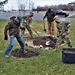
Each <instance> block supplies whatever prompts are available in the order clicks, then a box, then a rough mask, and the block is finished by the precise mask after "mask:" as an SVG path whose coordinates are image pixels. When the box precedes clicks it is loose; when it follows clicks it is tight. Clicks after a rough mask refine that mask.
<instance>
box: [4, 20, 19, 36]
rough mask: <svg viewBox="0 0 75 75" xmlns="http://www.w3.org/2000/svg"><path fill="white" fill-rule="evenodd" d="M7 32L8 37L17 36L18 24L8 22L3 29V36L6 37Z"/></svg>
mask: <svg viewBox="0 0 75 75" xmlns="http://www.w3.org/2000/svg"><path fill="white" fill-rule="evenodd" d="M7 31H9V36H11V35H14V36H17V35H18V34H19V32H20V24H18V23H17V22H16V21H11V22H8V24H7V25H6V26H5V29H4V34H5V35H7Z"/></svg>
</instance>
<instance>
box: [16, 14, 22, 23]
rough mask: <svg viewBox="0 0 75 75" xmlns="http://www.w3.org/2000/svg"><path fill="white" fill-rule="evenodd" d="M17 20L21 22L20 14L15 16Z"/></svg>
mask: <svg viewBox="0 0 75 75" xmlns="http://www.w3.org/2000/svg"><path fill="white" fill-rule="evenodd" d="M17 19H18V21H19V22H20V23H21V22H22V16H20V15H18V16H17Z"/></svg>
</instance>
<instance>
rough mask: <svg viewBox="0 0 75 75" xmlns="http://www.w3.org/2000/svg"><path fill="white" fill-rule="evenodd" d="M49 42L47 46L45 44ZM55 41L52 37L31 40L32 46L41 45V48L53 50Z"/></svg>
mask: <svg viewBox="0 0 75 75" xmlns="http://www.w3.org/2000/svg"><path fill="white" fill-rule="evenodd" d="M48 41H49V45H46V42H48ZM56 41H57V39H56V38H55V37H52V36H44V37H37V38H35V39H34V40H33V45H37V46H39V45H42V46H43V47H52V48H53V49H54V48H55V45H56Z"/></svg>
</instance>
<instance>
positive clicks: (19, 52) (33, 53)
mask: <svg viewBox="0 0 75 75" xmlns="http://www.w3.org/2000/svg"><path fill="white" fill-rule="evenodd" d="M26 51H27V53H25V54H24V53H23V51H22V50H21V49H15V50H12V52H11V54H12V56H14V57H17V58H30V57H33V56H38V55H39V52H37V51H33V50H28V49H26Z"/></svg>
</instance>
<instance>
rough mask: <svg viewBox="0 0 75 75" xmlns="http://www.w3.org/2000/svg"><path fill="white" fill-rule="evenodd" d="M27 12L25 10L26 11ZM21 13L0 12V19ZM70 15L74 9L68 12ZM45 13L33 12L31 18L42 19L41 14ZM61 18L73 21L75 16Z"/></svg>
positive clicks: (73, 12)
mask: <svg viewBox="0 0 75 75" xmlns="http://www.w3.org/2000/svg"><path fill="white" fill-rule="evenodd" d="M26 13H27V12H26ZM19 14H20V15H22V14H23V12H5V13H4V12H0V19H9V18H10V17H11V16H12V15H15V16H17V15H19ZM69 14H70V15H73V14H75V11H71V12H69ZM44 15H45V12H43V11H42V12H39V13H37V12H34V16H33V20H42V19H43V16H44ZM60 19H61V20H67V21H75V18H68V17H66V18H65V17H60Z"/></svg>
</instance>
